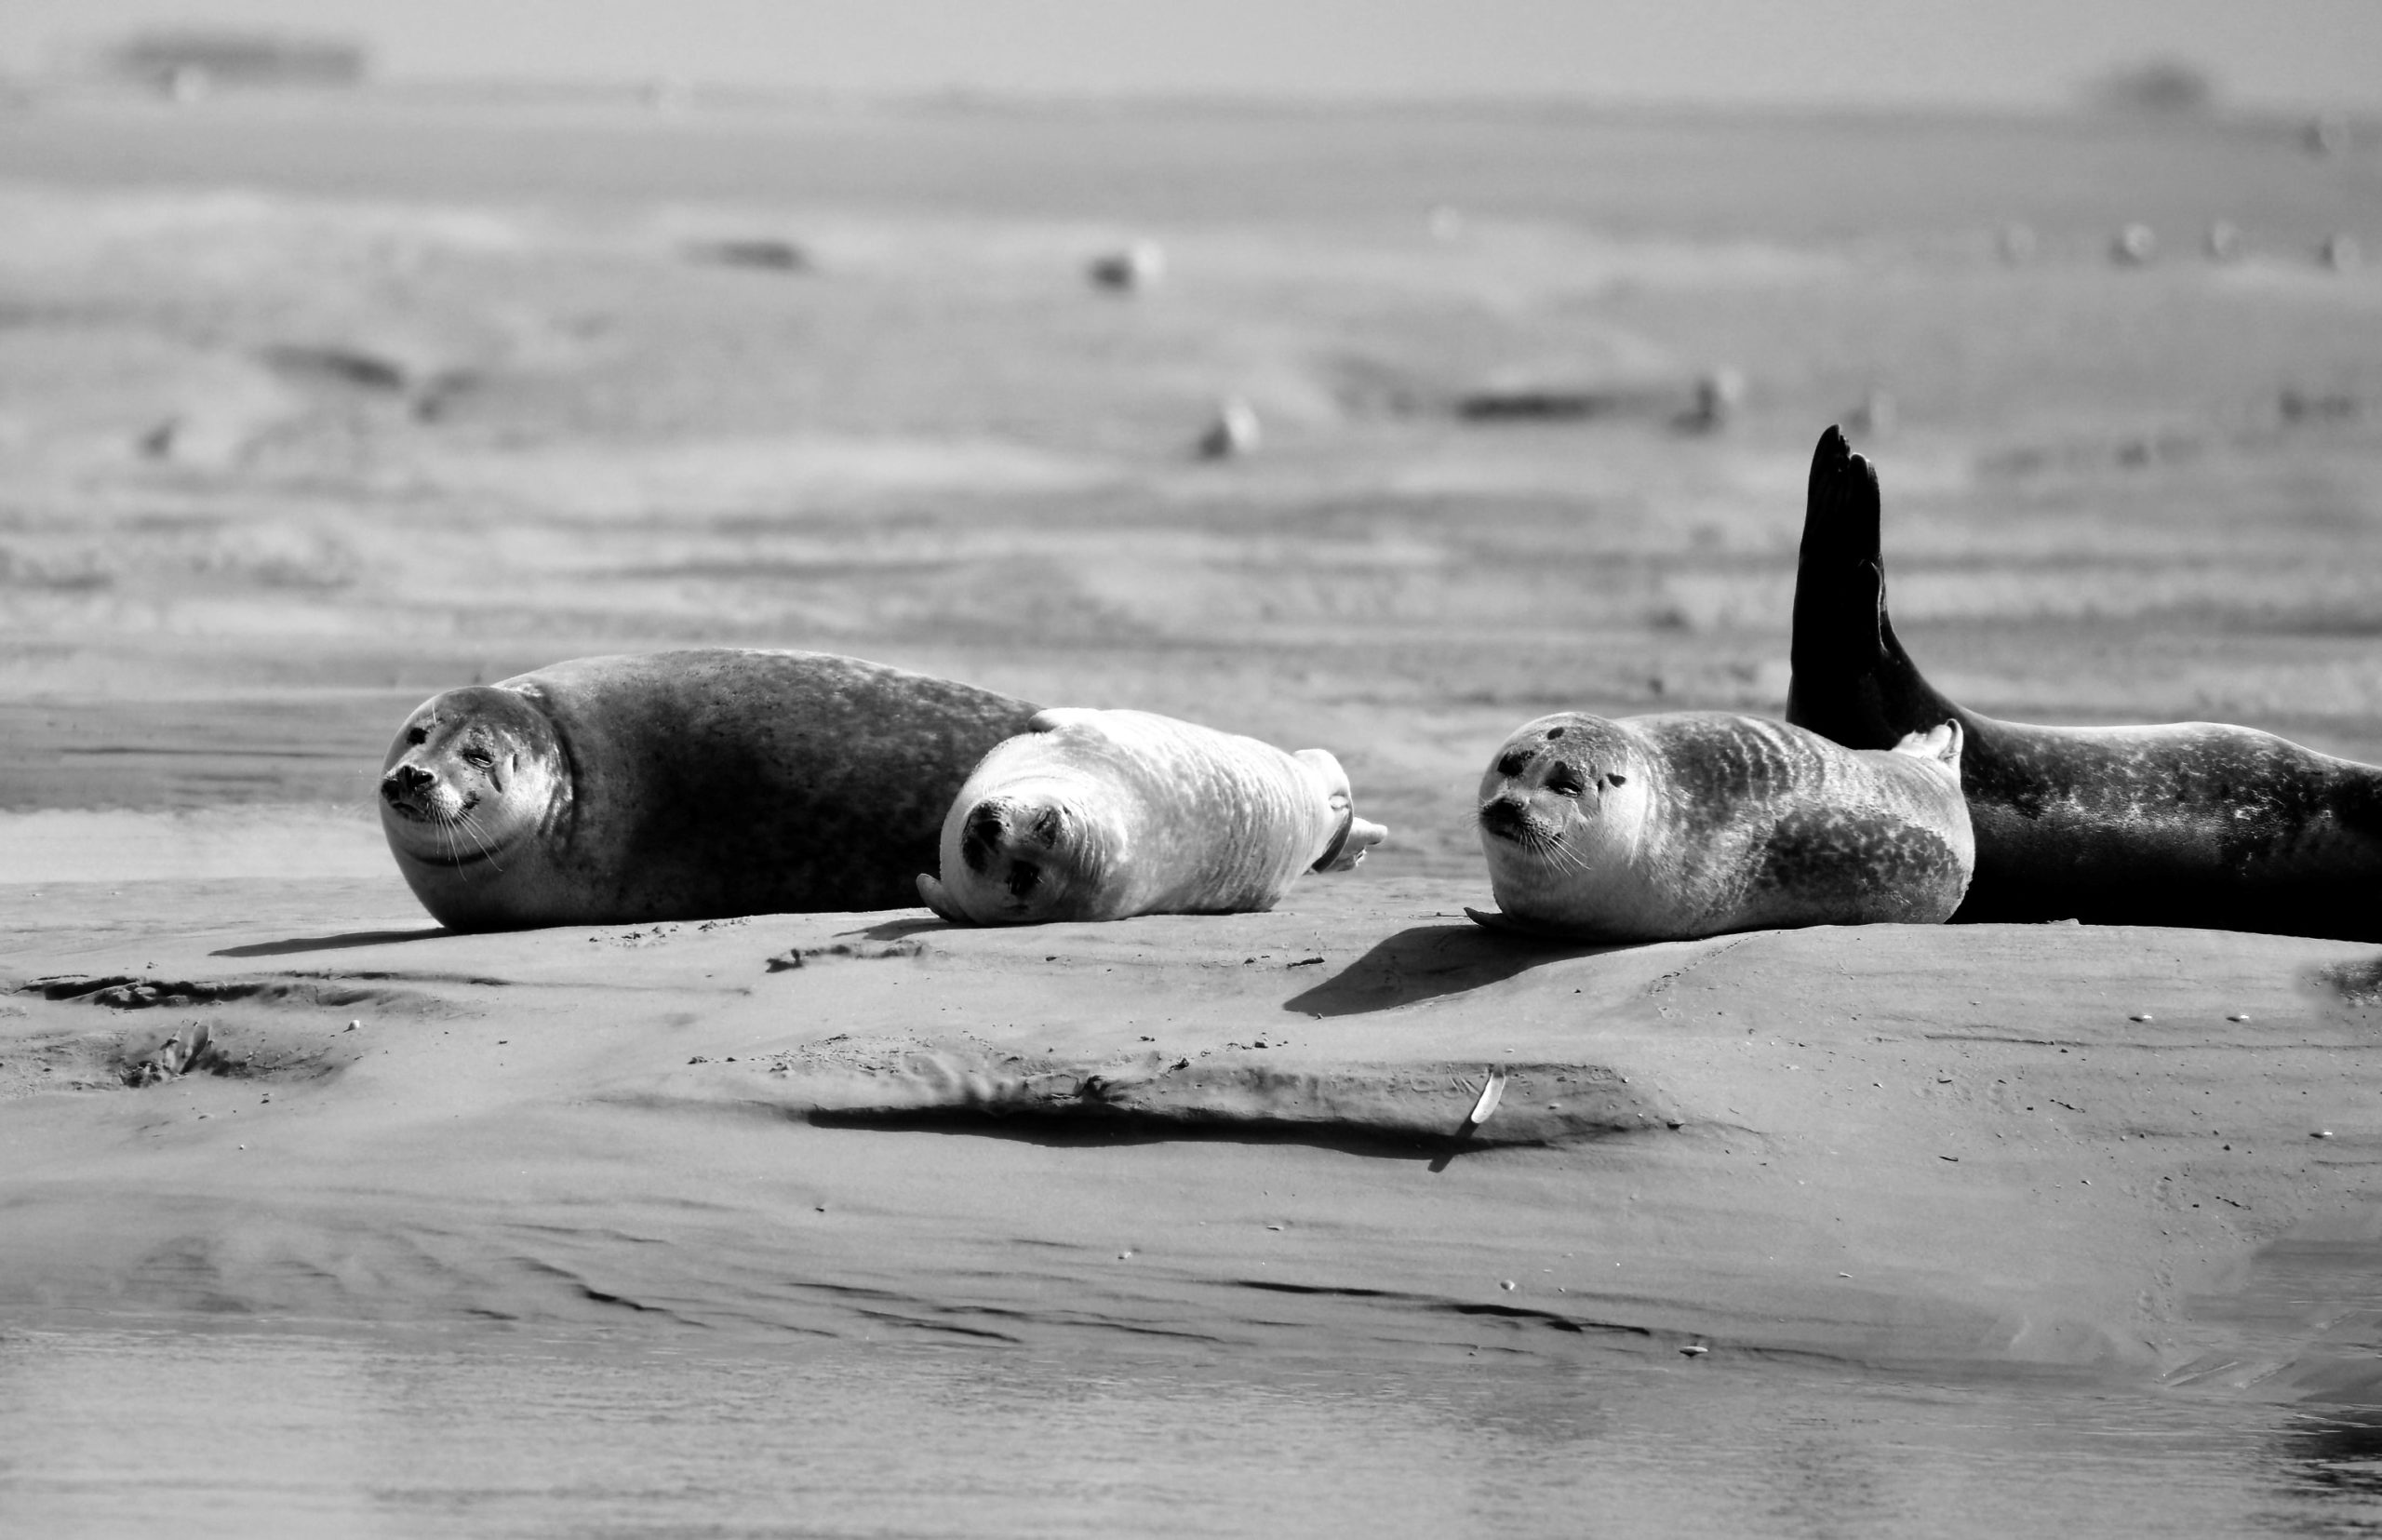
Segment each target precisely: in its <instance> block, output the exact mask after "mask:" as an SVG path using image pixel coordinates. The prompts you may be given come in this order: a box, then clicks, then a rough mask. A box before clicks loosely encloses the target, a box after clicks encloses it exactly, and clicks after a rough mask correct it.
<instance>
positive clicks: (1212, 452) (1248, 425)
mask: <svg viewBox="0 0 2382 1540" xmlns="http://www.w3.org/2000/svg"><path fill="white" fill-rule="evenodd" d="M1261 436H1262V435H1261V434H1260V432H1259V428H1258V422H1257V408H1254V407H1252V406H1251V405H1250V404H1249V403H1248V402H1246V401H1244V400H1242V399H1241V398H1240V397H1239V396H1238V395H1227V396H1225V397H1224V400H1223V401H1222V402H1221V403H1220V404H1219V405H1218V406H1217V408H1216V420H1215V421H1214V422H1211V423H1209V424H1208V431H1207V432H1206V433H1204V434H1201V435H1199V453H1200V456H1201V457H1202V458H1203V459H1208V460H1231V459H1234V458H1236V457H1238V456H1240V455H1245V454H1250V453H1252V452H1254V451H1255V450H1256V449H1257V444H1258V440H1259V438H1260V437H1261Z"/></svg>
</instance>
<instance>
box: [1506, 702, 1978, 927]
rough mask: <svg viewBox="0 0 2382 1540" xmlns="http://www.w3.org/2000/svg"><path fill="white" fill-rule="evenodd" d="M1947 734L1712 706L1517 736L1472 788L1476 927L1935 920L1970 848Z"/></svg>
mask: <svg viewBox="0 0 2382 1540" xmlns="http://www.w3.org/2000/svg"><path fill="white" fill-rule="evenodd" d="M1479 823H1480V843H1481V848H1482V850H1484V851H1485V852H1486V854H1487V855H1488V858H1489V879H1490V885H1491V887H1492V890H1493V891H1495V893H1496V895H1497V904H1498V906H1499V909H1500V910H1501V911H1502V913H1500V914H1495V915H1489V914H1482V913H1480V912H1479V911H1472V912H1471V913H1472V917H1473V918H1475V919H1477V920H1479V921H1480V922H1481V923H1483V924H1487V925H1503V926H1506V927H1510V928H1513V929H1518V930H1526V931H1538V932H1543V933H1547V934H1555V935H1567V936H1579V937H1584V938H1590V939H1596V940H1606V941H1676V940H1685V939H1688V938H1690V937H1693V936H1708V935H1714V934H1717V933H1719V932H1720V931H1747V930H1754V929H1758V928H1761V927H1766V926H1793V925H1857V924H1864V923H1868V922H1872V921H1880V920H1898V921H1904V922H1907V923H1916V924H1933V923H1935V922H1938V921H1941V920H1944V919H1946V918H1947V917H1950V915H1951V913H1952V911H1953V910H1954V909H1955V908H1957V907H1959V905H1960V894H1961V892H1962V891H1964V890H1965V889H1966V888H1967V886H1968V880H1969V869H1970V865H1971V864H1972V862H1973V860H1974V855H1975V846H1974V841H1973V839H1972V837H1971V834H1970V829H1969V818H1968V806H1967V803H1966V802H1965V801H1964V800H1963V799H1962V797H1961V796H1960V727H1959V725H1958V724H1956V723H1946V724H1944V725H1943V726H1940V727H1938V728H1937V729H1935V730H1934V732H1932V733H1930V734H1927V735H1925V736H1921V735H1920V734H1916V733H1914V734H1912V735H1911V736H1910V737H1909V738H1907V739H1906V740H1905V741H1904V742H1903V743H1901V744H1899V745H1897V746H1896V747H1895V748H1894V749H1892V750H1890V751H1885V752H1877V751H1863V750H1853V749H1846V748H1842V747H1840V746H1839V745H1837V744H1835V743H1829V742H1828V741H1827V739H1825V738H1822V737H1821V736H1819V734H1817V733H1814V732H1807V731H1805V730H1802V729H1800V728H1795V727H1789V726H1787V724H1786V723H1783V722H1770V721H1763V720H1760V719H1759V718H1756V717H1751V716H1731V715H1728V714H1725V713H1721V712H1680V713H1677V714H1672V715H1666V716H1633V717H1626V718H1624V719H1622V720H1619V721H1609V720H1606V719H1605V718H1603V717H1599V716H1580V715H1576V714H1570V713H1567V714H1563V715H1559V716H1543V717H1540V718H1539V719H1538V720H1537V721H1534V722H1530V723H1527V724H1525V725H1524V726H1523V727H1521V728H1520V729H1519V730H1517V731H1516V732H1515V733H1514V735H1513V736H1512V737H1510V738H1508V739H1507V740H1506V741H1505V743H1504V745H1503V746H1501V747H1500V748H1499V749H1498V751H1497V757H1496V758H1495V759H1494V760H1493V761H1492V763H1491V765H1490V768H1489V771H1488V773H1487V774H1486V775H1485V776H1483V777H1482V779H1481V783H1480V799H1479Z"/></svg>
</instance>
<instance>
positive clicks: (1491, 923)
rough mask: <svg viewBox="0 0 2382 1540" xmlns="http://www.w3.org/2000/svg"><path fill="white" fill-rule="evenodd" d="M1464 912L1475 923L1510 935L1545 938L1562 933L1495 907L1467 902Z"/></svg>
mask: <svg viewBox="0 0 2382 1540" xmlns="http://www.w3.org/2000/svg"><path fill="white" fill-rule="evenodd" d="M1464 912H1465V915H1466V916H1467V917H1470V919H1471V920H1472V923H1473V924H1475V925H1481V926H1486V927H1487V928H1489V929H1490V930H1492V931H1505V934H1507V935H1509V936H1533V937H1536V938H1538V939H1540V940H1544V939H1546V937H1548V936H1553V935H1558V934H1560V932H1559V931H1549V930H1546V929H1544V928H1542V927H1540V926H1536V925H1532V924H1531V923H1530V922H1529V921H1528V920H1521V919H1516V918H1515V917H1513V916H1511V915H1506V914H1500V913H1498V912H1497V911H1496V910H1494V909H1476V908H1474V907H1473V906H1472V905H1470V904H1465V906H1464Z"/></svg>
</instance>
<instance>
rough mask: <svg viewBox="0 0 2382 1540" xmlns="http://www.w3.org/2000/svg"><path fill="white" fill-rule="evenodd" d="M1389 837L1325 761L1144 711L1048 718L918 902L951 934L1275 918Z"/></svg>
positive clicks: (963, 828)
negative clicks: (1156, 920)
mask: <svg viewBox="0 0 2382 1540" xmlns="http://www.w3.org/2000/svg"><path fill="white" fill-rule="evenodd" d="M1388 833H1389V831H1388V830H1386V829H1385V828H1383V827H1382V826H1381V825H1380V824H1369V823H1367V822H1365V821H1364V820H1363V819H1361V818H1358V816H1357V815H1356V810H1355V808H1354V806H1353V805H1352V802H1351V800H1350V796H1349V790H1348V774H1347V772H1346V771H1345V770H1342V769H1341V768H1340V761H1339V760H1337V759H1334V758H1333V757H1332V756H1331V755H1329V754H1326V753H1325V752H1324V751H1323V750H1321V749H1302V750H1301V751H1300V752H1298V753H1297V754H1286V753H1284V752H1283V751H1282V750H1280V749H1278V748H1276V747H1274V746H1273V745H1272V744H1271V743H1259V742H1258V741H1257V740H1256V739H1254V738H1241V737H1237V736H1235V735H1234V734H1232V733H1229V732H1218V731H1215V730H1213V729H1211V728H1203V727H1197V726H1194V725H1193V724H1191V723H1189V722H1178V721H1176V720H1174V719H1173V718H1172V717H1169V716H1151V715H1150V714H1149V713H1147V712H1141V711H1084V710H1075V709H1065V710H1057V711H1046V712H1043V713H1042V714H1041V715H1040V716H1036V717H1035V718H1034V720H1033V721H1032V722H1030V723H1028V724H1027V728H1026V731H1025V733H1024V735H1023V736H1021V737H1016V738H1012V739H1010V741H1009V742H1007V743H1003V744H1001V745H1000V746H999V747H998V748H996V749H994V750H993V751H992V753H990V754H988V755H986V756H985V757H984V763H983V764H981V765H978V766H977V767H976V770H975V773H973V774H971V775H970V776H969V777H968V784H967V785H966V786H964V787H962V788H961V789H960V793H959V796H958V797H957V800H955V801H954V802H953V803H952V805H951V814H950V816H949V817H948V818H946V819H945V820H944V821H943V877H942V879H941V880H937V879H936V878H935V877H932V876H929V875H925V874H921V875H920V876H919V877H918V879H917V881H918V892H919V894H920V895H921V896H923V897H924V898H925V899H926V901H927V904H928V905H929V906H930V907H931V908H932V909H933V910H934V912H935V913H936V914H938V915H941V916H942V917H943V918H945V919H947V920H950V921H951V922H952V923H954V924H956V925H965V924H976V925H1028V924H1035V923H1037V922H1039V921H1043V920H1059V919H1123V918H1125V917H1128V916H1131V915H1153V914H1201V915H1216V914H1231V913H1236V912H1238V911H1242V910H1250V909H1270V908H1272V907H1273V906H1274V905H1275V904H1276V903H1277V902H1278V901H1279V900H1280V898H1281V896H1282V894H1283V893H1285V892H1287V891H1289V890H1290V886H1291V882H1292V881H1293V880H1294V879H1295V878H1296V877H1298V875H1299V874H1300V873H1301V872H1307V871H1329V872H1345V871H1346V870H1348V869H1349V868H1350V867H1352V866H1354V865H1356V864H1357V863H1358V862H1359V861H1361V860H1363V859H1364V855H1365V851H1366V850H1368V849H1370V848H1371V847H1372V846H1374V845H1378V844H1379V843H1381V841H1382V840H1383V839H1384V838H1385V837H1387V836H1388Z"/></svg>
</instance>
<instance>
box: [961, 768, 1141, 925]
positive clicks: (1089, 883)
mask: <svg viewBox="0 0 2382 1540" xmlns="http://www.w3.org/2000/svg"><path fill="white" fill-rule="evenodd" d="M1074 790H1076V788H1071V787H1069V786H1066V785H1065V784H1064V783H1056V782H1053V783H1046V784H1037V783H1035V782H1032V781H1025V782H1012V783H1010V784H1008V785H1005V786H1003V787H1002V789H1001V791H1000V792H999V794H998V795H996V796H990V797H979V798H977V799H975V800H974V801H972V802H970V803H968V804H967V805H966V807H965V810H964V811H962V812H959V813H957V815H956V816H955V817H953V818H952V819H950V820H949V821H948V822H946V823H945V824H944V825H943V878H942V880H940V881H938V880H937V879H936V878H934V877H927V876H921V877H919V878H918V892H919V895H920V896H921V897H923V898H924V899H925V900H926V901H927V905H928V907H930V908H931V909H932V910H934V912H935V913H936V914H938V915H941V916H942V917H943V918H945V919H947V920H950V921H952V922H953V923H955V924H976V925H1033V924H1038V923H1040V922H1041V921H1044V920H1054V919H1097V918H1104V917H1105V916H1104V915H1101V914H1097V913H1095V912H1094V910H1095V908H1096V907H1097V906H1098V905H1099V904H1100V903H1101V901H1102V898H1103V895H1104V894H1106V893H1108V892H1109V891H1110V889H1111V886H1112V885H1111V883H1110V881H1109V877H1110V874H1111V873H1112V872H1113V871H1114V870H1115V869H1116V864H1117V856H1118V854H1119V853H1120V852H1119V849H1118V848H1119V846H1120V844H1121V838H1120V837H1119V836H1118V834H1117V831H1116V830H1115V829H1113V828H1111V827H1110V826H1109V824H1108V823H1107V821H1105V820H1103V819H1100V818H1097V817H1095V816H1092V814H1091V812H1090V810H1088V807H1087V805H1086V802H1085V799H1084V798H1083V797H1080V796H1074V795H1070V793H1071V792H1072V791H1074Z"/></svg>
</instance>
